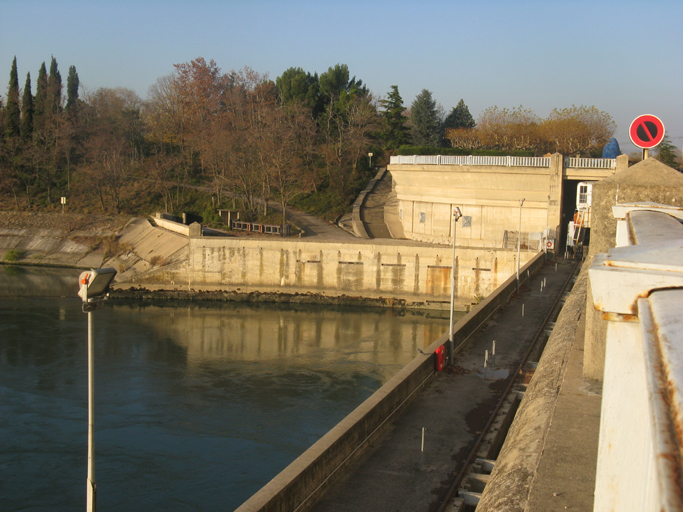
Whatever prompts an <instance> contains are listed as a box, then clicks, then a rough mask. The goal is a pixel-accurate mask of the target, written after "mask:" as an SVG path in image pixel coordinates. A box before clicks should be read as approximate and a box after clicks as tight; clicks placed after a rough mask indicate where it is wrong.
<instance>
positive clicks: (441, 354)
mask: <svg viewBox="0 0 683 512" xmlns="http://www.w3.org/2000/svg"><path fill="white" fill-rule="evenodd" d="M434 357H435V359H434V368H436V371H437V372H440V371H441V370H443V368H444V366H446V349H445V348H444V346H443V345H441V346H440V347H439V348H437V349H436V350H435V351H434Z"/></svg>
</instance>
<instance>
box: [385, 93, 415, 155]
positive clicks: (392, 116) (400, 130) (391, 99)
mask: <svg viewBox="0 0 683 512" xmlns="http://www.w3.org/2000/svg"><path fill="white" fill-rule="evenodd" d="M380 103H381V105H382V107H383V108H384V111H383V112H382V114H381V115H382V118H383V121H384V129H383V130H382V139H383V140H384V147H385V148H386V149H396V148H399V147H401V146H403V145H405V144H408V143H409V142H410V133H409V132H410V130H409V129H408V126H407V125H406V121H408V118H407V117H406V116H405V115H404V112H405V110H406V108H405V107H404V106H403V98H401V95H400V94H399V92H398V86H397V85H392V86H391V92H389V94H388V95H387V99H386V100H381V101H380Z"/></svg>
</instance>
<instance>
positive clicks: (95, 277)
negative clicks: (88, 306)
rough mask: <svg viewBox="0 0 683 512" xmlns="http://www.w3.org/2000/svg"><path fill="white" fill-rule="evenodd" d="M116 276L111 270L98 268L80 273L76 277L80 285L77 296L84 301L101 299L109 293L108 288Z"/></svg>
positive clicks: (114, 271)
mask: <svg viewBox="0 0 683 512" xmlns="http://www.w3.org/2000/svg"><path fill="white" fill-rule="evenodd" d="M115 276H116V270H114V269H113V268H111V267H109V268H98V269H92V270H90V271H87V272H82V273H81V275H80V276H79V277H78V283H79V284H80V285H81V286H80V290H79V292H78V296H79V297H80V298H81V299H83V300H84V301H85V300H89V299H95V298H98V297H103V296H105V295H106V294H107V293H109V286H110V285H111V282H112V281H113V280H114V277H115Z"/></svg>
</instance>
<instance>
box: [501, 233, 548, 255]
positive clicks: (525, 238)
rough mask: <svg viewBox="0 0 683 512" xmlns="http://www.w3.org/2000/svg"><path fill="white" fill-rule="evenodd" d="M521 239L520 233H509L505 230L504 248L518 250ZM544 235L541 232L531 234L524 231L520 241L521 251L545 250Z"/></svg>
mask: <svg viewBox="0 0 683 512" xmlns="http://www.w3.org/2000/svg"><path fill="white" fill-rule="evenodd" d="M518 239H519V231H508V230H505V233H504V234H503V248H504V249H516V248H517V240H518ZM542 241H543V233H541V232H531V233H525V232H524V231H522V237H521V240H520V244H519V245H520V249H524V250H526V251H534V252H536V251H541V250H543V244H542Z"/></svg>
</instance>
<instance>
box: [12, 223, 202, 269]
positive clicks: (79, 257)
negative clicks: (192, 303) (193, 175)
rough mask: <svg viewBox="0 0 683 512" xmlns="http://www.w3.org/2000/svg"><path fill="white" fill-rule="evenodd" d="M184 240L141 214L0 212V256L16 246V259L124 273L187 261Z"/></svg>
mask: <svg viewBox="0 0 683 512" xmlns="http://www.w3.org/2000/svg"><path fill="white" fill-rule="evenodd" d="M188 241H189V239H188V238H187V237H185V236H182V235H178V234H176V233H171V232H169V231H166V230H162V229H159V228H156V227H154V226H153V225H152V224H151V223H150V221H149V220H147V219H144V218H130V217H128V216H102V215H82V214H68V213H67V214H55V213H41V212H0V259H1V257H2V256H4V254H5V253H6V252H7V251H10V250H14V251H17V252H18V253H19V254H20V259H19V260H17V261H16V262H14V263H16V264H18V265H43V266H62V267H73V268H100V267H103V266H111V267H114V268H116V269H117V271H118V272H119V276H118V279H121V278H122V277H123V278H124V279H126V278H127V277H128V276H130V275H138V274H141V273H145V272H148V271H150V270H153V269H154V268H156V267H160V266H164V265H172V264H173V263H176V262H178V261H185V260H186V259H187V245H188Z"/></svg>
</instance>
